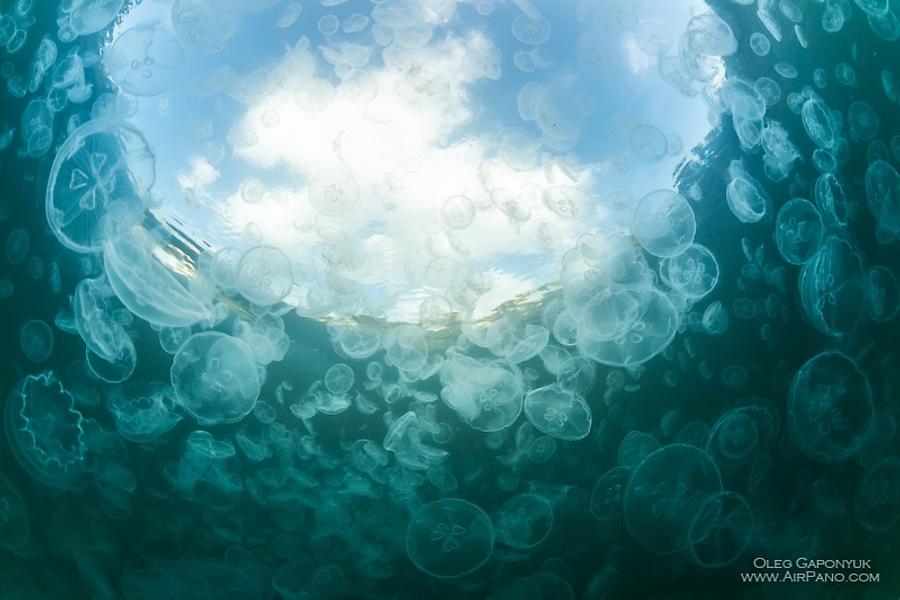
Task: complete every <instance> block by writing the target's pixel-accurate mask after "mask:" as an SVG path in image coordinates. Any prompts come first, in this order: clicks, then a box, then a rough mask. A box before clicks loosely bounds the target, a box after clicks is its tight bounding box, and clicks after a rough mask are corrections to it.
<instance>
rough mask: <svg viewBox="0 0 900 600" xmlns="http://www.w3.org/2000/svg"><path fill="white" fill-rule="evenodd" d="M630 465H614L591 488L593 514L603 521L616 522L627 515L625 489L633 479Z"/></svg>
mask: <svg viewBox="0 0 900 600" xmlns="http://www.w3.org/2000/svg"><path fill="white" fill-rule="evenodd" d="M631 471H632V470H631V469H630V468H628V467H613V468H612V469H610V470H609V471H607V472H606V473H604V474H603V475H602V476H601V477H600V479H598V480H597V483H595V484H594V487H593V489H592V490H591V504H590V510H591V515H592V516H593V517H594V518H595V519H597V520H599V521H602V522H603V523H614V522H616V521H618V520H619V519H621V518H622V517H623V516H624V515H625V502H624V499H625V489H626V488H627V487H628V480H629V479H631Z"/></svg>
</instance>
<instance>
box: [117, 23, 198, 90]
mask: <svg viewBox="0 0 900 600" xmlns="http://www.w3.org/2000/svg"><path fill="white" fill-rule="evenodd" d="M183 63H184V52H183V51H182V49H181V44H179V43H178V40H177V39H176V38H175V37H174V36H173V35H172V34H170V33H169V32H168V31H166V30H165V29H164V28H163V27H161V26H160V24H159V23H145V24H142V25H138V26H136V27H132V28H131V29H129V30H128V31H125V32H124V33H123V34H122V35H120V36H119V37H117V38H116V39H115V41H114V42H113V43H112V45H111V46H109V47H108V48H107V49H106V52H105V53H104V56H103V64H104V65H105V66H106V69H107V71H108V72H109V76H110V78H111V79H112V80H113V81H114V82H115V83H116V84H117V85H118V86H119V87H121V88H122V89H123V90H125V91H126V92H128V93H129V94H133V95H135V96H155V95H157V94H161V93H162V92H164V91H166V90H168V89H169V88H171V87H172V86H173V85H174V84H175V81H176V80H177V77H178V75H179V72H180V70H181V68H182V65H183Z"/></svg>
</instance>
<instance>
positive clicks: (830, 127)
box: [800, 95, 840, 150]
mask: <svg viewBox="0 0 900 600" xmlns="http://www.w3.org/2000/svg"><path fill="white" fill-rule="evenodd" d="M800 116H801V119H802V122H803V128H804V129H805V130H806V135H808V136H809V139H811V140H812V142H813V143H814V144H815V145H816V146H818V147H819V148H824V149H826V150H829V149H831V148H832V147H833V146H834V145H835V144H836V143H837V140H838V136H839V135H840V130H839V128H838V125H837V123H835V121H834V116H833V115H832V113H831V109H829V108H828V106H827V105H826V104H825V102H824V101H823V100H822V99H821V98H820V97H819V96H817V95H813V96H812V97H811V98H809V99H808V100H806V102H804V103H803V107H802V109H801V111H800Z"/></svg>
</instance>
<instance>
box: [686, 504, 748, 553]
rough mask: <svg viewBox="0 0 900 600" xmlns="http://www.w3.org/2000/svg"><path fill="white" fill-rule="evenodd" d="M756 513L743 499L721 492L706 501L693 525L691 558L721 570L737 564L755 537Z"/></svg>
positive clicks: (691, 528)
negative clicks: (753, 536) (754, 514)
mask: <svg viewBox="0 0 900 600" xmlns="http://www.w3.org/2000/svg"><path fill="white" fill-rule="evenodd" d="M753 523H754V519H753V511H752V510H751V508H750V505H749V504H747V501H746V500H745V499H744V497H743V496H740V495H738V494H735V493H734V492H721V493H719V494H715V495H713V496H710V497H708V498H707V499H706V502H705V503H704V504H703V507H702V508H701V509H700V511H699V512H698V513H697V516H696V517H695V518H694V520H693V522H692V523H691V527H690V531H689V534H688V535H689V536H690V540H691V544H690V550H691V558H693V559H694V561H695V562H696V563H697V564H698V565H700V566H703V567H708V568H720V567H724V566H725V565H729V564H731V563H733V562H734V561H735V560H737V559H738V558H739V557H740V556H741V554H742V553H743V552H744V549H745V548H746V547H747V545H748V544H749V543H750V538H751V536H752V535H753Z"/></svg>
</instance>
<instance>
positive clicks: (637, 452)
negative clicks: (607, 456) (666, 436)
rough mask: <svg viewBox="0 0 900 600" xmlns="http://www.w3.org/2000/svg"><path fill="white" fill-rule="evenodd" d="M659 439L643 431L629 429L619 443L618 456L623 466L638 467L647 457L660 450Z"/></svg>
mask: <svg viewBox="0 0 900 600" xmlns="http://www.w3.org/2000/svg"><path fill="white" fill-rule="evenodd" d="M659 448H660V444H659V440H657V439H656V438H655V437H653V436H652V435H650V434H649V433H643V432H641V431H629V432H628V433H627V434H626V435H625V437H624V438H622V443H620V444H619V451H618V453H617V458H618V461H619V465H620V466H623V467H628V468H629V469H630V468H632V467H636V466H638V465H639V464H641V462H643V460H644V459H645V458H647V457H648V456H650V455H651V454H653V453H654V452H656V451H657V450H659Z"/></svg>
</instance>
